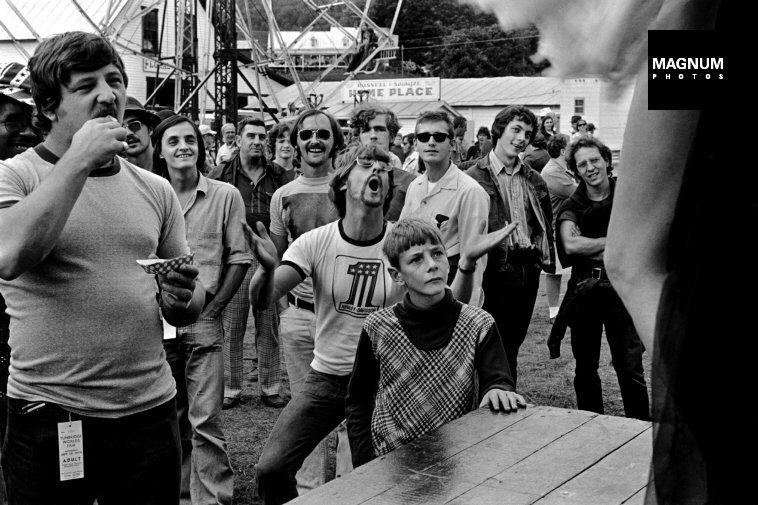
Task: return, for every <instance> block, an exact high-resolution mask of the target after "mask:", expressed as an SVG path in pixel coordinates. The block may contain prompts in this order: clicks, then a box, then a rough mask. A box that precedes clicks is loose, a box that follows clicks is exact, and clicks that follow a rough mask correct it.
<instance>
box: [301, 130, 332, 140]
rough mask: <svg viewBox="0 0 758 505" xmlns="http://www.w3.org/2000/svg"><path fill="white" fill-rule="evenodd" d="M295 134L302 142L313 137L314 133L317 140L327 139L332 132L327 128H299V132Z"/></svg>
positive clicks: (330, 136)
mask: <svg viewBox="0 0 758 505" xmlns="http://www.w3.org/2000/svg"><path fill="white" fill-rule="evenodd" d="M297 135H298V137H300V140H302V141H303V142H307V141H309V140H310V139H312V138H313V136H314V135H316V137H317V138H318V139H319V140H329V139H330V138H332V132H330V131H329V130H321V129H319V130H300V131H299V132H297Z"/></svg>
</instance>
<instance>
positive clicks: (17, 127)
mask: <svg viewBox="0 0 758 505" xmlns="http://www.w3.org/2000/svg"><path fill="white" fill-rule="evenodd" d="M33 106H34V100H32V95H31V85H30V84H29V70H28V69H27V68H26V67H24V66H23V65H21V64H20V63H9V64H7V65H4V66H2V67H0V161H2V160H6V159H8V158H11V157H13V156H15V155H17V154H21V153H22V152H24V151H26V150H27V149H29V148H30V147H34V146H35V145H37V144H38V143H39V142H40V141H41V140H42V139H41V138H40V137H39V132H38V131H37V130H36V129H35V128H34V127H33V126H32V108H33ZM9 325H10V317H8V314H6V313H5V300H4V299H3V297H2V296H0V436H2V434H4V433H5V412H6V409H7V406H6V393H7V387H8V367H9V366H10V359H11V349H10V347H8V333H9V328H8V326H9ZM2 443H3V441H2V440H0V444H2ZM0 479H2V474H0ZM5 498H6V495H5V480H4V479H2V481H0V503H6V501H5Z"/></svg>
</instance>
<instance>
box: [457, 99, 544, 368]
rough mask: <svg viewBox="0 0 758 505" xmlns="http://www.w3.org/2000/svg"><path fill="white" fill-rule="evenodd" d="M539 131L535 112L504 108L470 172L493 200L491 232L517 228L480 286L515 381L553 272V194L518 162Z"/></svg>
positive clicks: (491, 260)
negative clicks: (543, 287)
mask: <svg viewBox="0 0 758 505" xmlns="http://www.w3.org/2000/svg"><path fill="white" fill-rule="evenodd" d="M536 129H537V118H536V117H535V115H534V113H533V112H532V111H531V110H529V109H527V108H526V107H523V106H520V105H512V106H509V107H506V108H505V109H503V110H502V111H500V112H499V113H498V114H497V115H496V116H495V120H494V121H493V123H492V128H491V129H490V131H491V133H492V144H493V148H492V151H490V153H489V155H487V156H484V157H482V158H481V159H479V161H477V162H476V164H475V165H474V166H473V167H471V168H469V169H468V170H467V171H466V173H467V174H468V175H470V176H471V177H473V178H474V179H475V180H476V181H477V182H479V184H481V185H482V187H483V188H484V190H485V191H486V192H487V194H488V195H489V197H490V212H489V231H493V230H499V229H501V228H503V227H504V226H506V225H507V223H516V224H518V228H516V231H514V232H513V233H512V234H511V235H509V236H508V238H506V241H505V242H503V243H502V244H499V245H498V247H496V248H495V249H493V250H492V251H491V252H490V253H489V255H488V257H487V270H486V271H485V272H484V279H483V281H482V287H483V288H484V305H483V306H482V308H483V309H484V310H486V311H487V312H489V313H490V314H491V315H492V317H494V318H495V322H496V323H497V327H498V330H500V336H501V337H502V339H503V347H505V354H506V355H507V357H508V364H509V365H510V368H511V372H512V373H513V379H514V381H515V380H516V378H517V368H516V366H517V360H518V351H519V347H521V344H522V343H523V342H524V339H525V338H526V333H527V330H528V329H529V323H530V321H531V319H532V312H533V311H534V303H535V302H536V300H537V289H538V288H539V284H540V270H545V272H549V273H553V272H555V246H554V239H553V225H552V223H553V210H552V207H551V204H550V193H549V192H548V189H547V185H546V184H545V181H544V180H543V179H542V177H541V176H540V174H539V173H538V172H537V171H536V170H534V169H532V168H530V167H529V165H527V164H525V163H524V162H523V161H521V158H520V157H519V155H520V154H521V153H523V152H524V150H525V149H526V148H527V146H528V145H529V143H530V142H531V141H532V140H534V135H535V132H536Z"/></svg>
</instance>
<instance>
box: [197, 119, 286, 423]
mask: <svg viewBox="0 0 758 505" xmlns="http://www.w3.org/2000/svg"><path fill="white" fill-rule="evenodd" d="M224 128H226V125H225V126H224ZM267 138H268V135H267V133H266V124H265V123H264V122H263V121H261V120H260V119H255V118H246V119H243V120H242V121H240V122H239V124H238V126H237V150H238V152H237V153H236V154H235V155H234V156H233V157H232V159H231V160H230V161H229V162H228V163H223V164H221V165H219V166H218V167H216V168H215V169H213V171H212V172H211V173H210V174H209V175H208V177H209V178H210V179H217V180H220V181H224V182H227V183H229V184H231V185H232V186H234V187H236V188H237V189H238V190H239V192H240V193H241V194H242V201H243V202H244V203H245V218H246V220H247V224H248V225H249V226H251V227H255V225H256V223H258V222H260V223H262V224H263V226H264V227H265V228H266V230H268V228H269V225H270V224H271V214H270V205H271V195H273V194H274V192H275V191H276V190H277V189H279V188H280V187H282V186H284V185H285V184H287V183H288V182H290V181H291V180H292V178H293V175H292V174H291V173H290V172H288V171H287V170H284V169H282V168H280V167H277V166H275V165H272V164H271V163H269V161H268V160H267V159H266V139H267ZM225 140H226V133H225ZM219 152H220V151H219ZM257 268H258V263H257V262H256V261H255V260H254V261H253V263H252V265H251V266H250V268H249V269H248V271H247V273H246V275H245V279H244V280H243V281H242V284H241V285H240V287H239V290H238V291H237V293H236V294H235V295H234V298H232V300H231V302H229V304H228V305H227V306H226V308H225V309H224V312H223V315H222V321H223V323H224V375H225V377H226V378H225V388H224V408H227V409H228V408H232V407H234V406H235V405H237V403H239V399H240V395H241V394H242V376H243V371H242V352H243V341H244V337H245V330H246V329H247V318H248V316H249V313H250V301H249V299H248V294H247V293H248V286H249V284H250V279H251V278H252V276H253V274H254V273H255V271H256V269H257ZM253 315H254V317H255V348H256V351H257V355H258V383H259V386H260V390H261V402H262V403H263V404H264V405H267V406H269V407H274V408H281V407H284V406H285V405H286V404H287V400H286V399H285V398H283V397H282V396H281V389H282V385H281V382H282V376H281V358H280V355H279V321H278V317H277V314H276V310H275V308H273V307H271V308H266V309H265V310H256V311H255V313H254V314H253Z"/></svg>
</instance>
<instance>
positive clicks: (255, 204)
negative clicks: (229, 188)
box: [211, 154, 295, 230]
mask: <svg viewBox="0 0 758 505" xmlns="http://www.w3.org/2000/svg"><path fill="white" fill-rule="evenodd" d="M215 175H218V177H214V176H215ZM294 177H295V174H293V173H292V172H290V171H289V170H284V169H280V168H278V167H275V166H274V165H272V164H271V163H268V162H266V164H265V165H264V172H263V175H262V176H261V177H259V178H258V180H257V181H255V182H253V181H251V180H250V178H249V177H248V176H247V174H246V173H245V171H244V170H243V169H242V163H241V161H240V157H239V154H238V155H236V156H235V157H234V158H232V160H231V161H230V162H229V163H228V164H226V165H224V166H222V167H221V169H220V173H219V174H215V173H214V174H211V178H214V179H216V178H218V179H220V180H223V181H224V182H228V183H230V184H232V185H233V186H234V187H235V188H237V189H238V190H239V192H240V194H241V195H242V201H243V202H244V204H245V219H246V220H247V224H248V225H249V226H250V227H251V228H252V229H255V223H256V222H258V221H260V222H262V223H263V225H264V226H265V227H266V230H268V229H269V226H270V225H271V215H270V211H271V198H272V197H273V196H274V193H275V192H276V190H277V189H279V188H280V187H282V186H284V185H285V184H287V183H288V182H290V181H292V180H293V179H294Z"/></svg>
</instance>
